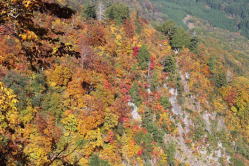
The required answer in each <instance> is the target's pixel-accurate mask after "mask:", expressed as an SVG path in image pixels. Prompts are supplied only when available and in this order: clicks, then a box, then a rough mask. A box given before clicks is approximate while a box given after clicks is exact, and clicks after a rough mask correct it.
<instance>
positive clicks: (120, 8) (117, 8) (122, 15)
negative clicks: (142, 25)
mask: <svg viewBox="0 0 249 166" xmlns="http://www.w3.org/2000/svg"><path fill="white" fill-rule="evenodd" d="M105 13H106V16H107V18H109V19H111V20H114V21H116V23H118V24H121V23H123V21H124V20H126V19H127V18H129V8H128V7H127V6H125V5H123V4H121V3H114V4H112V5H111V6H110V7H108V8H107V9H106V12H105Z"/></svg>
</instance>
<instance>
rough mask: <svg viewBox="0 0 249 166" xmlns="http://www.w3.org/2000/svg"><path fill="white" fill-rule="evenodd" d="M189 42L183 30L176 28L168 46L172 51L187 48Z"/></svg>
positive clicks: (187, 35) (188, 37)
mask: <svg viewBox="0 0 249 166" xmlns="http://www.w3.org/2000/svg"><path fill="white" fill-rule="evenodd" d="M190 40H191V39H190V36H189V34H187V33H186V32H185V30H184V29H183V28H177V29H176V31H175V33H174V34H173V35H172V37H171V40H170V44H171V46H172V47H173V49H182V48H184V47H185V48H189V46H190Z"/></svg>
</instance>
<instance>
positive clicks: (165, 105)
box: [160, 96, 171, 109]
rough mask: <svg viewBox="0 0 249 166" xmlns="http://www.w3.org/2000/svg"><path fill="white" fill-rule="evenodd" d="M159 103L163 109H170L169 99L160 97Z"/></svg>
mask: <svg viewBox="0 0 249 166" xmlns="http://www.w3.org/2000/svg"><path fill="white" fill-rule="evenodd" d="M160 103H161V105H162V106H163V108H164V109H169V108H170V107H171V104H170V102H169V99H168V97H166V96H164V97H161V99H160Z"/></svg>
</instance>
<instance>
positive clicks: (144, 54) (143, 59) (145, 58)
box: [137, 45, 150, 70]
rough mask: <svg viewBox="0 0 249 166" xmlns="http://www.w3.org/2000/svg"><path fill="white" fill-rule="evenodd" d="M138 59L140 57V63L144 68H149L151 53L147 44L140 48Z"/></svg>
mask: <svg viewBox="0 0 249 166" xmlns="http://www.w3.org/2000/svg"><path fill="white" fill-rule="evenodd" d="M137 59H138V64H139V66H140V67H141V69H142V70H145V69H147V68H148V66H149V61H150V53H149V51H148V49H147V47H146V46H145V45H143V46H142V47H141V48H140V49H139V53H138V56H137Z"/></svg>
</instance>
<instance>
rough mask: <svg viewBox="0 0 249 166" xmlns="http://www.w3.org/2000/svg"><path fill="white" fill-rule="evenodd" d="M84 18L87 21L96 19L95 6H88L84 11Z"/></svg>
mask: <svg viewBox="0 0 249 166" xmlns="http://www.w3.org/2000/svg"><path fill="white" fill-rule="evenodd" d="M83 13H84V16H85V17H86V19H88V20H89V19H96V18H97V14H96V7H95V6H94V5H87V6H86V7H85V8H84V10H83Z"/></svg>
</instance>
